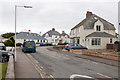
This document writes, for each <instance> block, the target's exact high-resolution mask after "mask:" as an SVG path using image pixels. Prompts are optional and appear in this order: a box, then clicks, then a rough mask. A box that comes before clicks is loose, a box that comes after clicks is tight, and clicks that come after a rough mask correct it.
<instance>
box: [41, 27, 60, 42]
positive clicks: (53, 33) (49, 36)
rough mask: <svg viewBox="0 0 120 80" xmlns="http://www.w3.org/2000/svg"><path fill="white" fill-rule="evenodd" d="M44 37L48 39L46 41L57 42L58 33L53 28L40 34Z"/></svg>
mask: <svg viewBox="0 0 120 80" xmlns="http://www.w3.org/2000/svg"><path fill="white" fill-rule="evenodd" d="M42 36H43V37H44V38H46V39H47V40H48V43H58V42H59V38H60V33H59V32H58V31H55V28H52V30H49V31H48V32H46V33H44V34H43V35H42Z"/></svg>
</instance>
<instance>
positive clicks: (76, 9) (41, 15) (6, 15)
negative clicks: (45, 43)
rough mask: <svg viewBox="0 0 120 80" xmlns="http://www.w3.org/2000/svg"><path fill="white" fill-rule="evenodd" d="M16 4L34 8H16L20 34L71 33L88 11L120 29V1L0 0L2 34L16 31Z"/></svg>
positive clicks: (0, 31)
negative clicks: (21, 32)
mask: <svg viewBox="0 0 120 80" xmlns="http://www.w3.org/2000/svg"><path fill="white" fill-rule="evenodd" d="M15 5H22V6H23V5H31V6H33V8H32V9H25V8H23V7H19V8H17V32H20V31H28V30H31V31H32V32H36V33H39V32H42V34H43V33H45V32H47V31H48V30H51V29H52V28H55V29H56V30H57V31H59V32H60V33H61V32H62V30H64V31H65V32H66V33H68V34H69V33H70V29H71V28H73V27H74V26H75V25H77V24H78V23H79V22H80V21H82V20H83V19H84V18H85V17H86V12H87V11H92V12H93V13H94V14H96V15H98V16H100V17H102V18H104V19H105V20H107V21H109V22H111V23H112V24H114V26H115V27H116V29H117V30H118V0H0V34H2V33H6V32H14V24H15V22H14V15H15V14H14V12H15V10H14V6H15ZM116 32H117V31H116Z"/></svg>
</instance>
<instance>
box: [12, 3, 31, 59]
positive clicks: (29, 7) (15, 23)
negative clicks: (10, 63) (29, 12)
mask: <svg viewBox="0 0 120 80" xmlns="http://www.w3.org/2000/svg"><path fill="white" fill-rule="evenodd" d="M17 7H24V8H32V6H18V5H15V54H14V55H15V61H16V20H17Z"/></svg>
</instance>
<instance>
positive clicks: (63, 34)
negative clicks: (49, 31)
mask: <svg viewBox="0 0 120 80" xmlns="http://www.w3.org/2000/svg"><path fill="white" fill-rule="evenodd" d="M65 35H67V36H68V38H69V37H70V36H69V35H68V34H67V33H65V32H64V33H62V34H60V36H65Z"/></svg>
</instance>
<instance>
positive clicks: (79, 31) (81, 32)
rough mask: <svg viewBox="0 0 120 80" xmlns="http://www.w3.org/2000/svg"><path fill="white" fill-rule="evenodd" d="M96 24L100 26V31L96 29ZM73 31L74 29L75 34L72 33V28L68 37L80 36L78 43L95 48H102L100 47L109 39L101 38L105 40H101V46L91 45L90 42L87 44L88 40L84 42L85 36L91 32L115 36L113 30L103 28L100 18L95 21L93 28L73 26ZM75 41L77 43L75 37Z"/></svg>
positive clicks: (103, 46)
mask: <svg viewBox="0 0 120 80" xmlns="http://www.w3.org/2000/svg"><path fill="white" fill-rule="evenodd" d="M97 25H100V26H101V31H96V26H97ZM74 31H76V32H75V34H73V30H72V31H71V34H70V37H80V40H79V41H80V42H79V43H80V44H81V45H83V46H88V47H89V48H90V47H91V49H95V48H97V49H102V48H103V49H105V46H106V44H107V41H108V40H109V39H108V38H103V39H102V40H103V41H104V40H105V42H102V43H103V44H102V46H97V47H96V46H91V43H90V44H88V42H87V43H86V42H85V38H86V36H88V35H89V34H91V33H93V32H106V33H108V34H112V35H114V36H115V30H104V25H103V23H102V22H101V21H100V20H98V21H97V22H95V24H94V28H93V29H84V26H80V27H78V28H75V29H74ZM90 40H91V39H90ZM75 43H77V40H76V39H75Z"/></svg>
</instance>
